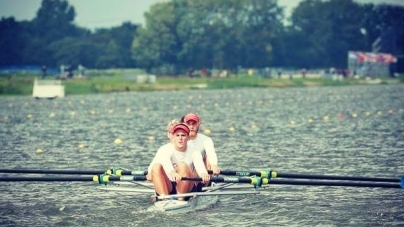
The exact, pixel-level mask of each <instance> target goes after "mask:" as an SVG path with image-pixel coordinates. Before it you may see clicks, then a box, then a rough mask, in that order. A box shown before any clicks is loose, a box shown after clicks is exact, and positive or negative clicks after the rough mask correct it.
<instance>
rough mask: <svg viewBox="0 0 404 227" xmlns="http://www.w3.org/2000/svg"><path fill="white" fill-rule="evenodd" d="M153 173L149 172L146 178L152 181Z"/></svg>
mask: <svg viewBox="0 0 404 227" xmlns="http://www.w3.org/2000/svg"><path fill="white" fill-rule="evenodd" d="M152 179H153V178H152V175H151V174H150V173H149V174H147V175H146V180H148V181H152Z"/></svg>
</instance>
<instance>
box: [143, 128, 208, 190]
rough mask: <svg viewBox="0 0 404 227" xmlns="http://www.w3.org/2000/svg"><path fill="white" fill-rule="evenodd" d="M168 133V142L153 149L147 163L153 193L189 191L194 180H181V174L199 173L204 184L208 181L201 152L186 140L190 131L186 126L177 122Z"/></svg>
mask: <svg viewBox="0 0 404 227" xmlns="http://www.w3.org/2000/svg"><path fill="white" fill-rule="evenodd" d="M170 133H171V134H172V136H171V139H170V140H171V142H170V143H167V144H165V145H163V146H161V147H160V148H159V149H158V150H157V153H156V155H155V157H154V159H153V161H152V163H150V165H149V170H150V173H151V177H150V179H151V181H152V182H153V185H154V188H155V191H156V195H157V196H159V195H169V194H177V193H178V194H183V193H188V192H191V191H192V190H193V189H194V187H195V183H194V182H192V181H182V180H181V178H182V177H196V176H199V177H201V178H202V179H203V183H205V184H206V183H208V182H209V180H210V176H209V174H208V172H207V170H206V168H205V165H204V162H203V159H202V155H201V153H200V152H197V150H196V149H194V148H193V146H190V145H188V143H187V142H188V138H189V133H190V129H189V128H188V126H187V125H185V124H177V125H175V126H174V127H173V128H172V129H171V131H170Z"/></svg>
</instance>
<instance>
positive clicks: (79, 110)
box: [0, 85, 404, 226]
mask: <svg viewBox="0 0 404 227" xmlns="http://www.w3.org/2000/svg"><path fill="white" fill-rule="evenodd" d="M403 94H404V86H402V85H377V86H348V87H332V88H330V87H311V88H287V89H261V88H260V89H251V88H248V89H237V90H213V91H212V90H209V91H204V90H202V91H159V92H139V93H138V92H131V93H116V94H98V95H74V96H73V95H72V96H67V97H66V98H64V99H59V100H35V99H32V98H31V97H1V98H0V117H1V119H0V125H1V127H0V136H1V140H0V152H1V164H0V168H31V169H80V170H104V169H107V168H110V167H124V168H127V169H131V170H146V168H147V166H148V164H149V162H150V161H151V159H152V157H153V155H154V154H155V152H156V150H157V149H158V147H159V146H161V145H163V144H164V143H166V142H167V139H166V137H165V128H166V125H167V123H168V122H169V120H171V119H172V118H180V117H181V116H182V115H184V114H185V113H188V112H196V113H198V114H199V115H200V116H201V118H202V125H201V131H203V130H205V129H210V130H211V134H210V136H211V137H212V138H213V140H214V142H215V146H216V149H217V153H218V157H219V162H220V166H221V167H222V168H223V169H233V170H263V169H269V168H270V169H275V170H277V171H278V172H283V173H311V174H333V175H350V176H351V175H355V176H370V177H397V178H399V177H401V176H402V175H403V173H404V165H403V160H404V158H403V157H402V153H403V151H404V140H403V138H404V121H403V120H404V99H403ZM117 138H119V139H121V140H122V141H123V143H122V144H115V143H114V141H115V139H117ZM5 175H6V174H0V176H5ZM33 176H37V175H33ZM0 192H1V197H0V215H1V217H2V218H1V219H0V225H1V226H235V225H238V226H268V225H271V226H404V205H403V200H404V192H403V191H402V190H400V189H378V188H348V187H318V186H287V185H273V186H271V187H270V189H269V191H268V192H267V193H265V194H260V195H245V196H240V195H237V196H221V197H220V202H219V203H218V204H216V205H215V206H214V207H213V208H210V209H207V210H204V211H200V212H195V213H192V212H191V213H187V214H178V215H161V214H157V213H152V212H146V211H145V210H146V209H147V208H148V207H149V206H150V205H151V203H150V199H149V198H148V197H147V196H125V195H119V194H116V193H113V192H104V191H100V190H99V189H98V188H97V185H96V184H95V183H93V182H88V183H87V182H53V183H47V182H0Z"/></svg>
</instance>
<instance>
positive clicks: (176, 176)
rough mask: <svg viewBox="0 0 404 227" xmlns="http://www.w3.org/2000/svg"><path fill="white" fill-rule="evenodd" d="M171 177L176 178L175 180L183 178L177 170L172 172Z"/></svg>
mask: <svg viewBox="0 0 404 227" xmlns="http://www.w3.org/2000/svg"><path fill="white" fill-rule="evenodd" d="M171 177H172V178H173V179H174V180H175V182H177V183H178V182H179V181H180V180H181V175H180V174H179V173H177V172H175V171H172V172H171Z"/></svg>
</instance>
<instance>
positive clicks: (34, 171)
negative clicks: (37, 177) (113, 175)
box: [0, 169, 105, 175]
mask: <svg viewBox="0 0 404 227" xmlns="http://www.w3.org/2000/svg"><path fill="white" fill-rule="evenodd" d="M0 173H26V174H72V175H73V174H78V175H96V174H102V173H105V170H104V171H101V170H100V171H96V170H46V169H0Z"/></svg>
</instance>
